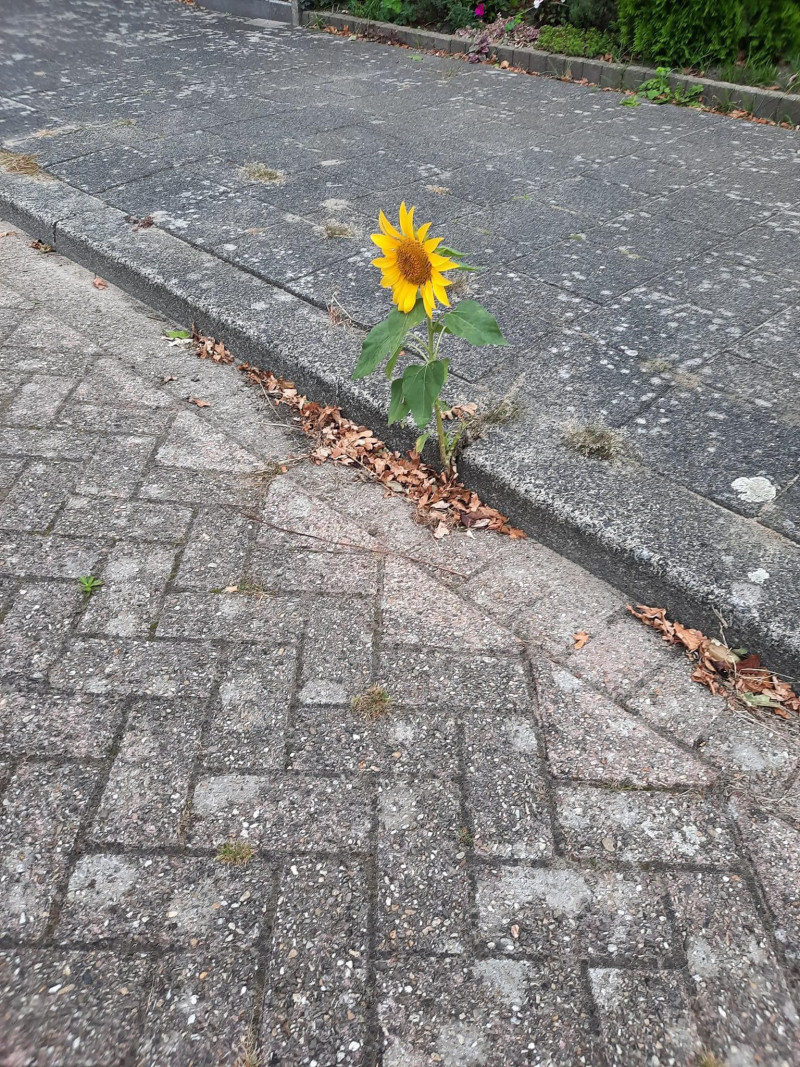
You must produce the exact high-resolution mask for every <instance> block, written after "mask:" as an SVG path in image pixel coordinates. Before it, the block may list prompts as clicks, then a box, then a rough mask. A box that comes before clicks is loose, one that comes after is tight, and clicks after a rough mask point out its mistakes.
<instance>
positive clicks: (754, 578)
mask: <svg viewBox="0 0 800 1067" xmlns="http://www.w3.org/2000/svg"><path fill="white" fill-rule="evenodd" d="M747 578H748V581H751V582H753V583H754V584H755V585H763V584H764V582H766V580H767V578H769V571H765V570H764V568H763V567H757V568H756V569H755V570H754V571H748V572H747Z"/></svg>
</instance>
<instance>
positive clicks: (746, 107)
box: [301, 11, 800, 126]
mask: <svg viewBox="0 0 800 1067" xmlns="http://www.w3.org/2000/svg"><path fill="white" fill-rule="evenodd" d="M301 21H302V24H303V25H304V26H307V27H312V28H319V29H324V28H325V27H326V26H330V27H332V28H333V29H338V30H345V29H350V30H352V31H353V32H354V33H357V34H364V35H365V36H368V35H369V34H375V35H376V36H377V37H378V38H379V39H380V40H383V41H388V42H389V43H391V42H399V43H400V44H405V45H408V46H409V47H410V48H417V49H419V50H420V51H433V52H449V53H450V54H451V55H459V54H461V53H464V52H467V51H468V49H469V42H468V41H467V40H466V39H465V38H463V37H455V36H453V35H452V34H447V33H439V32H435V31H433V30H418V29H414V28H413V27H410V26H397V25H395V24H394V23H391V22H373V21H371V20H370V19H361V18H356V17H355V16H353V15H348V14H342V13H340V12H338V11H306V12H304V13H303V16H302V20H301ZM495 60H496V61H497V62H498V63H502V62H504V61H505V62H507V63H508V65H509V67H513V68H515V69H517V70H522V71H526V72H528V73H530V74H541V75H544V76H545V77H550V78H572V79H573V80H574V81H578V80H581V79H583V78H585V79H586V80H587V81H588V82H589V84H591V85H598V86H599V87H600V88H601V89H616V90H620V91H622V90H632V91H633V90H636V89H638V88H639V86H640V85H642V84H643V83H644V82H646V81H649V80H650V78H654V77H655V76H656V71H655V68H653V67H642V66H639V65H637V64H632V63H630V64H628V63H612V62H607V61H605V60H599V59H584V58H582V57H580V56H562V55H556V54H554V53H552V52H542V51H540V50H538V49H535V48H513V47H511V46H509V45H494V46H492V49H491V52H490V55H489V57H488V61H489V62H492V61H495ZM670 85H671V86H672V88H673V89H678V88H681V89H691V88H693V87H695V86H698V85H699V86H702V88H703V93H704V100H703V104H704V105H705V106H706V107H711V108H715V109H717V110H723V111H724V110H726V109H727V110H730V109H733V108H737V109H740V110H742V111H748V112H750V113H751V114H752V115H753V117H754V118H760V119H769V120H770V121H773V122H791V123H792V124H793V125H796V126H800V93H780V92H776V91H775V90H772V89H762V88H759V87H757V86H745V85H736V84H734V83H733V82H722V81H715V80H714V79H713V78H698V77H694V76H692V75H688V74H678V73H672V74H670ZM709 92H710V93H711V96H710V98H709V99H705V97H706V94H707V93H709Z"/></svg>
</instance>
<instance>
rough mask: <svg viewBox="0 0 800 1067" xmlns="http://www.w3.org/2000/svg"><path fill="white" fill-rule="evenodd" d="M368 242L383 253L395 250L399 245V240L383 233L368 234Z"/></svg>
mask: <svg viewBox="0 0 800 1067" xmlns="http://www.w3.org/2000/svg"><path fill="white" fill-rule="evenodd" d="M370 240H371V241H372V243H373V244H376V245H377V246H378V248H380V249H381V251H383V252H391V251H392V250H393V249H395V248H397V246H398V245H399V243H400V239H399V238H397V237H392V236H391V235H390V234H384V233H372V234H370Z"/></svg>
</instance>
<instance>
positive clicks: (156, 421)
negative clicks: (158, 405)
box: [53, 399, 170, 437]
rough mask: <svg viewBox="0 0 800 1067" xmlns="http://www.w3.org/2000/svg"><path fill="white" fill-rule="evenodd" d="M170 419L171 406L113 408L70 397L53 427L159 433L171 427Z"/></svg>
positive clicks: (140, 434)
mask: <svg viewBox="0 0 800 1067" xmlns="http://www.w3.org/2000/svg"><path fill="white" fill-rule="evenodd" d="M169 418H170V412H169V410H168V409H158V410H153V409H150V408H136V407H132V406H130V405H128V406H120V407H116V406H115V407H111V406H108V405H103V404H91V403H87V402H85V401H84V402H78V401H76V402H73V401H72V400H71V399H67V400H66V401H65V402H64V404H63V405H62V406H61V408H60V409H59V411H58V412H57V414H56V416H55V418H54V420H53V426H54V427H55V428H56V429H73V430H78V431H79V432H80V433H99V434H134V435H135V436H137V437H142V436H158V435H159V434H162V433H163V432H164V430H165V429H166V428H167V423H168V421H169Z"/></svg>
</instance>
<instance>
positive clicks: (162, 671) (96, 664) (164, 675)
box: [50, 638, 219, 697]
mask: <svg viewBox="0 0 800 1067" xmlns="http://www.w3.org/2000/svg"><path fill="white" fill-rule="evenodd" d="M218 660H219V653H218V652H217V650H216V649H215V648H214V647H212V646H210V645H208V644H204V643H202V642H188V641H137V640H124V639H120V638H116V639H114V640H109V639H104V638H77V639H75V640H74V641H73V642H72V643H71V644H70V645H69V646H68V647H67V649H66V650H65V651H64V653H63V655H62V656H61V657H60V659H59V661H58V663H57V665H56V666H55V667H54V668H53V669H52V670H51V672H50V681H51V683H52V684H53V686H54V687H55V688H56V689H66V690H72V691H78V692H86V693H98V694H102V693H112V694H115V695H119V696H123V695H128V694H136V695H139V696H155V697H174V696H187V697H193V696H207V695H208V690H209V687H210V686H211V685H212V684H213V682H214V679H215V677H216V673H217V663H218Z"/></svg>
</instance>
